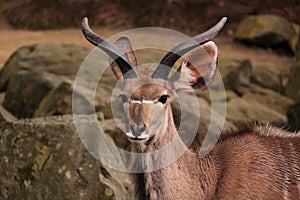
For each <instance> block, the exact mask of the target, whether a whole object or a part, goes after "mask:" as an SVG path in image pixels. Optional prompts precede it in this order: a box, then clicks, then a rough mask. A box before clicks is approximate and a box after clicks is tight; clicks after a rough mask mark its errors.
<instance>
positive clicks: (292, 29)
mask: <svg viewBox="0 0 300 200" xmlns="http://www.w3.org/2000/svg"><path fill="white" fill-rule="evenodd" d="M235 39H236V40H238V41H242V42H245V43H247V44H252V45H258V46H263V47H271V48H272V47H274V48H276V47H285V48H287V49H288V50H289V51H291V52H293V53H295V52H296V49H297V45H298V42H299V41H298V40H299V29H298V28H297V26H296V25H294V24H293V23H290V22H288V21H287V20H285V19H284V18H282V17H280V16H277V15H257V16H248V17H246V18H245V19H244V20H243V21H242V22H241V23H240V25H239V27H238V29H237V31H236V33H235Z"/></svg>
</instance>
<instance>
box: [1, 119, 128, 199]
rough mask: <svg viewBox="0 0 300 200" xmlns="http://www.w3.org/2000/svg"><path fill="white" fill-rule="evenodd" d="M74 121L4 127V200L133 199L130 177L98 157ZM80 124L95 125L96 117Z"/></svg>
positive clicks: (2, 141)
mask: <svg viewBox="0 0 300 200" xmlns="http://www.w3.org/2000/svg"><path fill="white" fill-rule="evenodd" d="M73 120H74V119H73V117H72V116H71V115H65V116H60V117H49V118H36V119H35V120H22V121H16V122H13V123H2V124H1V126H0V143H1V145H0V152H1V157H0V171H1V177H0V182H1V188H0V199H26V200H27V199H28V200H29V199H30V200H41V199H43V200H48V199H49V200H50V199H51V200H52V199H58V200H60V199H91V200H93V199H95V200H96V199H103V200H108V199H124V200H125V199H133V186H132V184H131V182H130V180H129V177H128V174H127V173H122V172H119V171H116V170H113V169H111V168H110V167H109V166H106V165H102V164H101V163H100V162H99V161H97V160H96V159H95V158H94V157H92V156H91V154H90V152H88V151H87V149H86V148H85V147H84V146H83V145H82V142H81V140H80V139H79V136H78V134H77V129H76V128H75V126H74V121H73ZM80 120H82V124H85V125H87V126H91V125H92V124H91V121H92V120H91V119H90V116H82V117H81V118H80ZM101 124H102V127H103V129H104V131H106V127H109V128H110V130H113V128H112V127H111V124H109V125H105V124H106V121H103V122H101ZM81 139H83V140H84V138H81ZM112 153H113V152H112ZM114 156H115V157H114V159H116V160H117V159H120V155H114ZM99 177H100V179H99ZM100 180H101V181H100ZM104 183H105V184H106V185H105V184H104ZM107 185H109V187H108V186H107Z"/></svg>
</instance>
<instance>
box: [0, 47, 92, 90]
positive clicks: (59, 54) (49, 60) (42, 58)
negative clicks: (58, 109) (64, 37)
mask: <svg viewBox="0 0 300 200" xmlns="http://www.w3.org/2000/svg"><path fill="white" fill-rule="evenodd" d="M88 53H89V50H88V49H86V48H83V47H81V46H78V45H55V44H36V45H31V46H25V47H21V48H20V49H18V50H17V51H16V52H15V53H14V54H13V55H11V57H10V58H9V60H8V61H7V62H6V64H5V66H4V67H3V69H2V70H1V72H0V91H4V90H5V89H6V87H7V85H8V81H9V79H10V78H11V76H12V75H13V74H15V73H17V72H18V71H19V70H27V71H37V72H41V71H43V72H49V73H52V74H56V75H64V76H73V77H74V76H75V75H76V73H77V71H78V69H79V67H80V65H81V63H82V61H83V60H84V58H85V57H86V56H87V55H88Z"/></svg>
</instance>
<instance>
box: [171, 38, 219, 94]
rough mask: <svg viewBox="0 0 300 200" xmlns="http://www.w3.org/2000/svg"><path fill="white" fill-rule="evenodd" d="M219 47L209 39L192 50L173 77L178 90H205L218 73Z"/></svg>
mask: <svg viewBox="0 0 300 200" xmlns="http://www.w3.org/2000/svg"><path fill="white" fill-rule="evenodd" d="M217 57H218V48H217V46H216V44H215V43H214V42H212V41H209V42H207V43H205V44H203V45H201V46H200V47H198V48H196V49H194V50H193V51H191V52H190V53H189V54H187V56H185V58H184V59H183V60H182V62H181V65H180V67H179V68H178V70H177V72H178V73H175V74H174V75H173V76H172V77H171V80H172V81H173V82H174V87H175V89H176V91H191V90H205V89H206V88H207V87H208V85H209V84H210V83H211V82H212V80H213V78H214V75H215V73H216V63H217Z"/></svg>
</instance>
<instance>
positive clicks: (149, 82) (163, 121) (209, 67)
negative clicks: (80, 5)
mask: <svg viewBox="0 0 300 200" xmlns="http://www.w3.org/2000/svg"><path fill="white" fill-rule="evenodd" d="M225 22H226V18H223V19H222V20H221V21H220V22H219V23H218V24H216V25H215V26H214V27H213V28H211V29H210V30H208V31H207V32H205V33H202V34H200V35H197V36H195V37H194V38H192V39H190V40H187V41H185V42H183V43H181V44H179V45H177V46H176V47H174V48H173V49H172V50H170V51H169V52H168V53H167V54H166V55H165V57H164V58H163V59H162V60H161V62H160V63H159V65H158V67H157V68H156V69H155V70H153V69H152V71H151V69H149V68H144V69H143V70H141V69H139V68H138V64H137V59H136V56H135V53H134V51H133V48H132V45H131V43H130V41H129V39H128V38H126V37H120V38H119V39H117V41H116V42H115V43H114V44H112V43H110V42H108V41H107V40H105V39H103V38H102V37H101V36H99V35H97V34H95V33H94V32H92V30H91V29H90V28H89V26H88V22H87V18H84V19H83V22H82V31H83V33H84V36H85V37H86V39H87V40H88V41H89V42H91V43H92V44H94V45H96V46H97V47H98V48H100V49H102V50H103V51H104V52H106V53H107V54H108V55H109V56H110V58H112V59H111V60H110V67H111V69H112V71H113V72H114V74H115V75H116V77H117V79H119V81H120V82H121V87H122V91H123V92H122V94H120V99H121V101H122V103H123V106H124V111H125V119H126V136H127V138H128V139H129V140H130V141H131V142H134V143H145V144H146V142H147V141H148V140H150V139H151V140H158V139H159V138H161V137H162V135H163V134H164V133H165V132H166V130H167V127H168V120H173V119H170V118H169V113H171V108H170V101H171V100H172V99H173V98H174V97H176V94H177V92H180V91H192V90H203V89H205V88H206V87H207V85H208V84H209V83H210V82H211V81H212V79H213V76H214V74H215V72H216V60H217V47H216V45H215V43H214V42H212V41H209V40H210V39H211V38H213V37H214V36H215V35H216V34H217V33H218V32H219V31H220V30H221V28H222V27H223V25H224V24H225ZM189 51H190V52H189ZM188 52H189V53H188ZM186 53H188V54H187V55H185V54H186ZM183 56H184V57H183ZM181 57H183V59H181V60H182V62H181V65H180V67H179V68H178V70H177V72H175V73H174V74H173V75H172V76H171V77H169V72H170V70H171V67H173V65H174V64H175V62H176V61H178V60H179V59H180V58H181Z"/></svg>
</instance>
